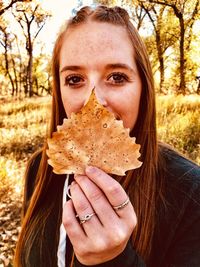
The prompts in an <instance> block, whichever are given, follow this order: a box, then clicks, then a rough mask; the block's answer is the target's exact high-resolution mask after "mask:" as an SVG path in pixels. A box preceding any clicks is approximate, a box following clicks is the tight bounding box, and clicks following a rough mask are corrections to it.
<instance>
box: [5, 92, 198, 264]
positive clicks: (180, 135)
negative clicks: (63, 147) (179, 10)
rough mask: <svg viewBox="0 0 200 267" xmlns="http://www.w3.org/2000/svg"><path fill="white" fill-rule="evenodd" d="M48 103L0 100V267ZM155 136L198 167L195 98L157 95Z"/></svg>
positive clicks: (9, 250) (10, 245)
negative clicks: (24, 175) (156, 132)
mask: <svg viewBox="0 0 200 267" xmlns="http://www.w3.org/2000/svg"><path fill="white" fill-rule="evenodd" d="M49 109H50V98H33V99H25V100H23V101H22V100H15V101H14V100H12V99H10V100H9V99H1V100H0V232H1V235H0V267H3V266H12V257H13V253H14V248H15V243H16V240H17V236H18V233H19V231H20V208H21V199H22V191H23V174H24V170H25V166H26V162H27V160H28V159H29V157H30V156H31V154H32V153H33V152H34V151H35V150H37V149H38V148H39V147H41V146H42V144H43V141H44V138H45V134H46V131H47V121H48V118H49ZM157 114H158V119H157V126H158V136H159V139H160V140H162V141H165V142H167V143H168V144H171V145H172V146H174V147H175V148H176V149H177V150H179V151H180V152H182V153H183V154H185V155H186V156H187V157H188V158H190V159H192V160H193V161H195V162H197V163H198V164H200V115H199V114H200V96H197V95H190V96H173V95H169V96H159V97H158V98H157Z"/></svg>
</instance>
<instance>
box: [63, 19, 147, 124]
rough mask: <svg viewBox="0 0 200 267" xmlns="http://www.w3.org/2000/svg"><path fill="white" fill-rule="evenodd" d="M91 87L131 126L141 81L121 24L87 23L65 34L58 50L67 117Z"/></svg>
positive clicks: (124, 122) (108, 107)
mask: <svg viewBox="0 0 200 267" xmlns="http://www.w3.org/2000/svg"><path fill="white" fill-rule="evenodd" d="M94 86H95V94H96V97H97V100H98V101H99V102H100V103H101V104H102V105H104V106H105V107H106V108H107V109H108V110H109V111H111V112H113V113H114V115H115V117H116V118H117V119H121V120H122V121H123V124H124V126H125V127H126V128H130V129H132V128H133V127H134V125H135V122H136V120H137V116H138V110H139V102H140V96H141V90H142V83H141V79H140V76H139V73H138V70H137V66H136V62H135V59H134V50H133V46H132V43H131V41H130V38H129V36H128V34H127V32H126V30H125V29H124V28H123V27H121V26H116V25H112V24H109V23H102V22H88V23H86V24H82V25H80V26H78V27H76V28H74V29H70V30H68V32H67V33H66V34H65V37H64V41H63V44H62V48H61V51H60V90H61V97H62V101H63V105H64V108H65V111H66V114H67V116H68V117H70V115H71V113H72V112H77V111H79V110H80V109H81V108H82V106H83V105H84V103H85V101H86V100H87V99H88V98H89V96H90V94H91V91H92V89H93V88H94Z"/></svg>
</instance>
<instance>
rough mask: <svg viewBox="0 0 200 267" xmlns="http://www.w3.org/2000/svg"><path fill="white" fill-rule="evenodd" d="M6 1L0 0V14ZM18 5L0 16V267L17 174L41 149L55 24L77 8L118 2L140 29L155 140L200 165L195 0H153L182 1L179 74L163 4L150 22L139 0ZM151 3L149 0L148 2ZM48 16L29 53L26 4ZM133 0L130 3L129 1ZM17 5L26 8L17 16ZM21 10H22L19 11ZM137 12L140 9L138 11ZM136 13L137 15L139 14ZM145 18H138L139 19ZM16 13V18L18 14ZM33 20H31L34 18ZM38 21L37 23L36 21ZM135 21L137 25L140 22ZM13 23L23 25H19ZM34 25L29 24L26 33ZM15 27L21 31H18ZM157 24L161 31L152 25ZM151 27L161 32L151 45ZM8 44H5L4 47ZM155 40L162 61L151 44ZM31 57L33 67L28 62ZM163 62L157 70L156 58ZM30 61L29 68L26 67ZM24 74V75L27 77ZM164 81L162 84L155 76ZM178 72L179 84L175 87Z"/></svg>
mask: <svg viewBox="0 0 200 267" xmlns="http://www.w3.org/2000/svg"><path fill="white" fill-rule="evenodd" d="M10 2H11V0H0V12H1V11H2V10H3V8H4V7H5V6H6V5H8V3H10ZM25 2H26V0H24V1H23V3H18V4H19V6H18V4H15V5H13V7H12V8H9V9H8V10H6V11H5V12H4V13H3V14H1V13H0V233H1V235H0V267H4V266H8V267H12V266H13V265H12V259H13V252H14V248H15V244H16V240H17V236H18V234H19V231H20V214H21V204H22V195H23V186H24V179H23V177H24V172H25V168H26V165H27V161H28V159H30V157H31V155H32V154H33V153H34V152H35V151H37V150H38V149H39V148H41V147H42V146H43V143H44V141H45V139H46V133H47V130H48V125H49V114H50V105H51V89H52V85H51V79H52V78H51V55H52V49H53V45H54V42H55V40H56V36H57V34H58V32H59V30H60V27H61V26H62V25H63V24H64V23H65V21H66V20H67V19H68V18H69V17H71V16H72V15H73V14H74V13H75V10H77V9H79V8H80V7H81V6H83V5H91V6H94V5H96V4H97V3H98V2H101V3H102V2H104V3H105V2H107V3H109V4H113V5H120V6H122V7H125V8H126V9H127V10H128V12H129V14H130V17H131V19H132V22H133V23H134V25H135V27H137V28H138V29H139V33H140V35H141V36H142V38H143V40H144V42H145V44H146V47H147V51H148V53H149V56H150V61H151V65H152V69H153V74H154V78H155V85H156V93H157V97H156V105H157V128H158V137H159V140H162V141H164V142H166V143H168V144H170V145H171V146H173V147H174V148H175V149H177V150H179V151H180V152H181V153H183V154H184V155H185V156H186V157H188V158H190V159H191V160H193V161H195V162H196V163H197V164H200V134H199V133H200V116H199V114H200V4H199V6H197V7H198V8H197V14H196V15H193V11H194V10H195V5H196V4H198V3H199V2H200V1H199V0H176V1H175V0H174V1H172V0H159V1H158V2H162V3H164V2H166V3H169V4H172V3H176V4H177V6H176V7H177V8H180V6H181V5H183V4H185V5H184V8H185V11H184V14H183V15H184V27H185V36H184V60H183V63H184V73H182V74H181V72H180V27H179V26H180V25H179V21H178V19H177V17H176V16H175V14H174V12H173V10H172V9H171V8H170V7H165V10H164V9H163V10H164V11H163V13H162V6H159V5H157V4H156V6H155V10H156V12H157V15H158V17H156V15H155V13H154V11H153V10H152V9H149V12H150V14H149V15H151V16H153V20H152V21H153V22H154V24H155V25H154V26H155V28H154V26H153V23H152V21H151V20H150V18H149V16H148V15H147V13H145V12H146V11H144V9H141V6H140V5H139V4H138V3H139V2H140V3H144V4H145V7H146V8H147V7H148V8H149V7H151V3H150V2H152V1H150V0H149V1H148V0H147V1H139V0H121V1H120V0H112V1H106V0H102V1H97V0H93V1H92V0H82V1H81V0H75V1H74V0H73V1H72V0H43V1H39V0H33V1H29V3H25ZM154 2H156V0H155V1H154ZM38 3H39V4H40V8H42V10H41V13H42V14H43V15H44V16H46V15H48V14H49V15H50V16H47V18H46V19H44V21H45V23H44V25H43V24H41V25H43V26H42V28H41V30H40V31H39V33H38V35H37V38H35V41H34V42H33V51H32V53H33V54H31V53H29V52H28V49H27V48H28V47H29V44H28V41H27V40H28V38H27V30H26V23H22V20H23V19H25V16H26V15H29V19H30V17H31V14H32V13H31V12H32V11H33V10H31V11H30V10H29V11H30V13H29V12H28V9H26V8H27V6H29V5H30V6H31V5H32V9H34V7H35V6H36V5H37V4H38ZM133 3H135V4H133ZM23 8H25V12H24V13H23V12H22V11H23ZM20 10H21V11H20ZM141 10H142V13H141V12H140V11H141ZM140 15H141V16H140ZM143 15H145V16H144V18H143V19H142V17H143ZM20 16H21V17H20ZM34 22H35V21H34ZM41 22H43V20H41ZM140 22H141V24H140ZM20 23H22V25H21V26H20ZM41 25H39V27H38V25H37V23H32V24H31V38H32V40H33V37H34V35H35V34H36V33H37V31H38V29H39V28H40V27H41ZM22 26H23V27H24V29H22ZM159 26H160V28H159ZM156 32H157V33H159V34H160V40H161V42H160V43H159V44H158V42H157V39H156ZM6 44H7V46H6ZM159 45H160V48H161V50H160V51H159V52H160V54H161V58H159V52H158V47H159ZM31 57H32V63H31V64H32V65H31V64H29V63H30V62H31V61H30V58H31ZM162 60H163V64H164V66H163V69H162V70H161V68H160V66H161V62H162ZM30 65H31V68H30ZM30 73H31V75H32V76H31V77H30ZM161 73H162V74H163V75H164V76H163V81H162V79H161V78H162V75H161ZM183 76H184V81H185V83H184V86H183V87H182V88H181V90H180V84H181V80H182V79H183Z"/></svg>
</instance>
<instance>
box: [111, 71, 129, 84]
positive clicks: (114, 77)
mask: <svg viewBox="0 0 200 267" xmlns="http://www.w3.org/2000/svg"><path fill="white" fill-rule="evenodd" d="M108 80H109V81H111V82H112V83H114V84H122V83H124V82H126V81H128V76H127V75H126V74H124V73H113V74H111V75H110V76H109V78H108Z"/></svg>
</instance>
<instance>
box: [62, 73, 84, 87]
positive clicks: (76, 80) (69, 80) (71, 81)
mask: <svg viewBox="0 0 200 267" xmlns="http://www.w3.org/2000/svg"><path fill="white" fill-rule="evenodd" d="M83 81H84V80H83V78H82V77H80V76H77V75H73V76H71V75H70V76H68V77H66V78H65V85H69V86H75V85H80V83H82V82H83Z"/></svg>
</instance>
